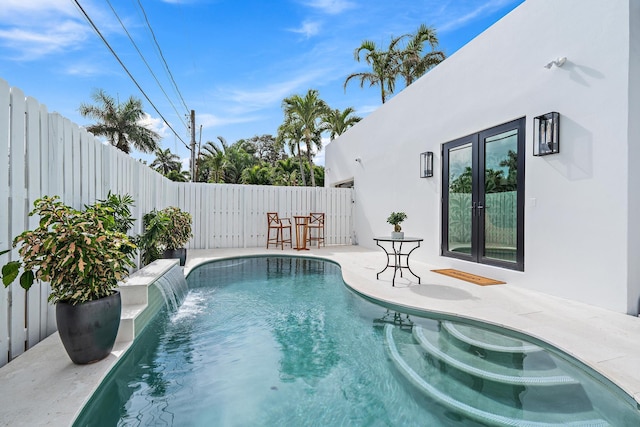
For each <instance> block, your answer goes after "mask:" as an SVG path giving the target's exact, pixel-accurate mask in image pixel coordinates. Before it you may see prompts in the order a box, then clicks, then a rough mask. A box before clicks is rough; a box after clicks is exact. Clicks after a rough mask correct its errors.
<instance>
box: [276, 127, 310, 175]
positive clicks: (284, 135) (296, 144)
mask: <svg viewBox="0 0 640 427" xmlns="http://www.w3.org/2000/svg"><path fill="white" fill-rule="evenodd" d="M278 140H279V141H282V142H286V143H287V147H288V148H289V152H291V154H292V155H293V156H296V157H298V165H299V166H300V177H301V179H302V185H303V186H306V185H307V181H306V178H305V174H304V169H303V166H302V163H303V162H302V150H301V149H300V141H302V127H301V126H299V125H298V124H297V123H295V120H293V119H291V118H290V117H287V118H285V122H284V123H282V124H281V125H280V126H279V127H278Z"/></svg>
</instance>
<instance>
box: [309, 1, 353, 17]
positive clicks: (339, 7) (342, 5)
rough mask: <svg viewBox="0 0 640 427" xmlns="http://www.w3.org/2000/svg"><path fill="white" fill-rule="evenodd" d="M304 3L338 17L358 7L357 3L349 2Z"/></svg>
mask: <svg viewBox="0 0 640 427" xmlns="http://www.w3.org/2000/svg"><path fill="white" fill-rule="evenodd" d="M302 3H303V4H305V5H307V6H309V7H312V8H314V9H318V10H320V11H321V12H324V13H327V14H330V15H337V14H339V13H342V12H344V11H345V10H349V9H353V8H354V7H356V5H355V3H353V2H351V1H349V0H307V1H303V2H302Z"/></svg>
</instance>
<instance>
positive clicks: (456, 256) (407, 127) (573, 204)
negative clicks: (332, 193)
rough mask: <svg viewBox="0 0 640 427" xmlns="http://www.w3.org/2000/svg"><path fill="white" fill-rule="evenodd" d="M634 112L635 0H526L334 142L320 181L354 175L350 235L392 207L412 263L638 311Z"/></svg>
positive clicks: (638, 97)
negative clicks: (551, 126)
mask: <svg viewBox="0 0 640 427" xmlns="http://www.w3.org/2000/svg"><path fill="white" fill-rule="evenodd" d="M565 58H566V59H565ZM639 110H640V2H639V1H636V0H615V1H605V0H528V1H526V2H524V3H523V4H521V5H520V6H519V7H517V8H516V9H514V10H513V11H512V12H511V13H509V14H508V15H507V16H505V17H504V18H503V19H501V20H500V21H498V22H497V23H496V24H495V25H493V26H492V27H490V28H489V29H488V30H486V31H485V32H484V33H482V34H480V35H479V36H478V37H477V38H475V39H474V40H472V41H471V42H470V43H469V44H467V45H466V46H464V47H463V48H462V49H460V50H459V51H457V52H456V53H455V54H453V55H451V56H450V57H449V58H447V59H446V60H445V61H444V62H443V63H441V64H440V65H438V66H437V67H436V68H434V69H433V70H431V71H430V72H428V73H427V74H426V75H425V76H423V77H422V78H421V79H419V80H418V81H416V82H415V83H413V84H412V85H411V86H410V87H408V88H406V89H404V90H402V91H401V92H399V93H397V94H396V95H394V97H393V98H392V99H390V100H389V101H388V102H387V103H385V104H384V105H382V106H381V107H380V108H378V109H377V110H376V111H375V112H373V113H371V114H370V115H369V116H367V117H366V118H365V119H364V120H362V121H361V122H360V123H358V124H357V125H356V126H354V127H353V128H351V129H350V130H349V131H347V132H346V133H345V134H343V135H342V136H340V137H339V138H338V139H336V140H335V141H333V142H332V143H330V144H329V145H328V146H327V147H326V179H325V182H326V185H328V186H337V185H344V184H345V183H351V182H353V186H354V188H355V204H354V209H355V214H354V218H355V221H354V222H355V234H356V236H355V239H357V243H358V244H360V245H363V246H366V247H371V248H376V246H375V243H374V241H373V237H375V236H379V235H389V234H390V232H391V231H392V226H390V225H389V224H387V223H386V218H387V216H388V215H389V214H390V213H391V212H392V211H404V212H406V213H407V215H408V218H407V220H406V221H405V222H404V223H403V224H402V226H403V227H402V228H403V231H404V232H405V233H406V234H407V235H410V236H417V237H422V238H424V242H423V244H422V246H421V247H420V249H419V250H417V251H415V252H414V253H413V255H412V261H413V260H414V259H415V260H418V261H422V262H425V263H427V264H429V265H433V266H434V267H439V268H455V269H459V270H463V271H465V272H469V273H473V274H478V275H483V276H488V277H491V278H494V279H500V280H504V281H505V282H507V283H508V284H509V285H510V286H519V287H523V288H528V289H531V290H535V291H540V292H544V293H548V294H551V295H555V296H559V297H563V298H567V299H571V300H577V301H581V302H585V303H588V304H592V305H596V306H600V307H603V308H607V309H610V310H614V311H617V312H623V313H629V314H634V315H636V314H638V306H639V303H640V138H639V137H640V114H639V113H640V111H639ZM551 112H557V113H559V118H560V119H559V123H560V124H559V139H560V141H559V152H558V153H555V154H549V155H544V156H534V141H536V142H537V141H538V139H539V135H538V134H537V133H536V134H534V127H536V128H537V127H538V126H539V123H538V121H537V120H535V118H536V117H539V116H541V115H544V114H547V113H551ZM543 136H544V135H543ZM557 147H558V145H557V144H556V145H555V146H554V147H551V148H557ZM548 149H549V147H548V146H545V147H543V152H544V150H548ZM424 152H432V153H433V154H434V174H433V177H429V178H422V177H421V170H420V169H421V166H420V157H421V153H424ZM509 152H511V154H509Z"/></svg>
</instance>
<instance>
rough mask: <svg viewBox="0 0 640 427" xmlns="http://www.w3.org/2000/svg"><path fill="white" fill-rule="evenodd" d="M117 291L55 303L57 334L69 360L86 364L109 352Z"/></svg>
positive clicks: (116, 313) (115, 320) (117, 311)
mask: <svg viewBox="0 0 640 427" xmlns="http://www.w3.org/2000/svg"><path fill="white" fill-rule="evenodd" d="M121 312H122V301H121V300H120V292H117V291H116V292H115V293H114V294H112V295H109V296H108V297H104V298H100V299H99V300H95V301H87V302H85V303H81V304H76V305H72V304H68V303H65V302H59V303H57V304H56V322H57V324H58V334H59V335H60V340H61V341H62V344H63V345H64V348H65V350H66V351H67V354H68V355H69V357H70V358H71V361H72V362H73V363H75V364H77V365H86V364H88V363H93V362H97V361H99V360H102V359H104V358H105V357H107V356H108V355H109V353H111V350H112V349H113V345H114V343H115V342H116V335H117V334H118V328H119V326H120V314H121Z"/></svg>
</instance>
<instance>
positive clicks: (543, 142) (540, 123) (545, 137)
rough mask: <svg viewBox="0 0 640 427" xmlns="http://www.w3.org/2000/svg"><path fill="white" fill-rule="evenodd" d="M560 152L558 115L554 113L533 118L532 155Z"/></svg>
mask: <svg viewBox="0 0 640 427" xmlns="http://www.w3.org/2000/svg"><path fill="white" fill-rule="evenodd" d="M559 152H560V113H556V112H555V111H553V112H551V113H547V114H543V115H542V116H538V117H534V118H533V155H534V156H546V155H547V154H555V153H559Z"/></svg>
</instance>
